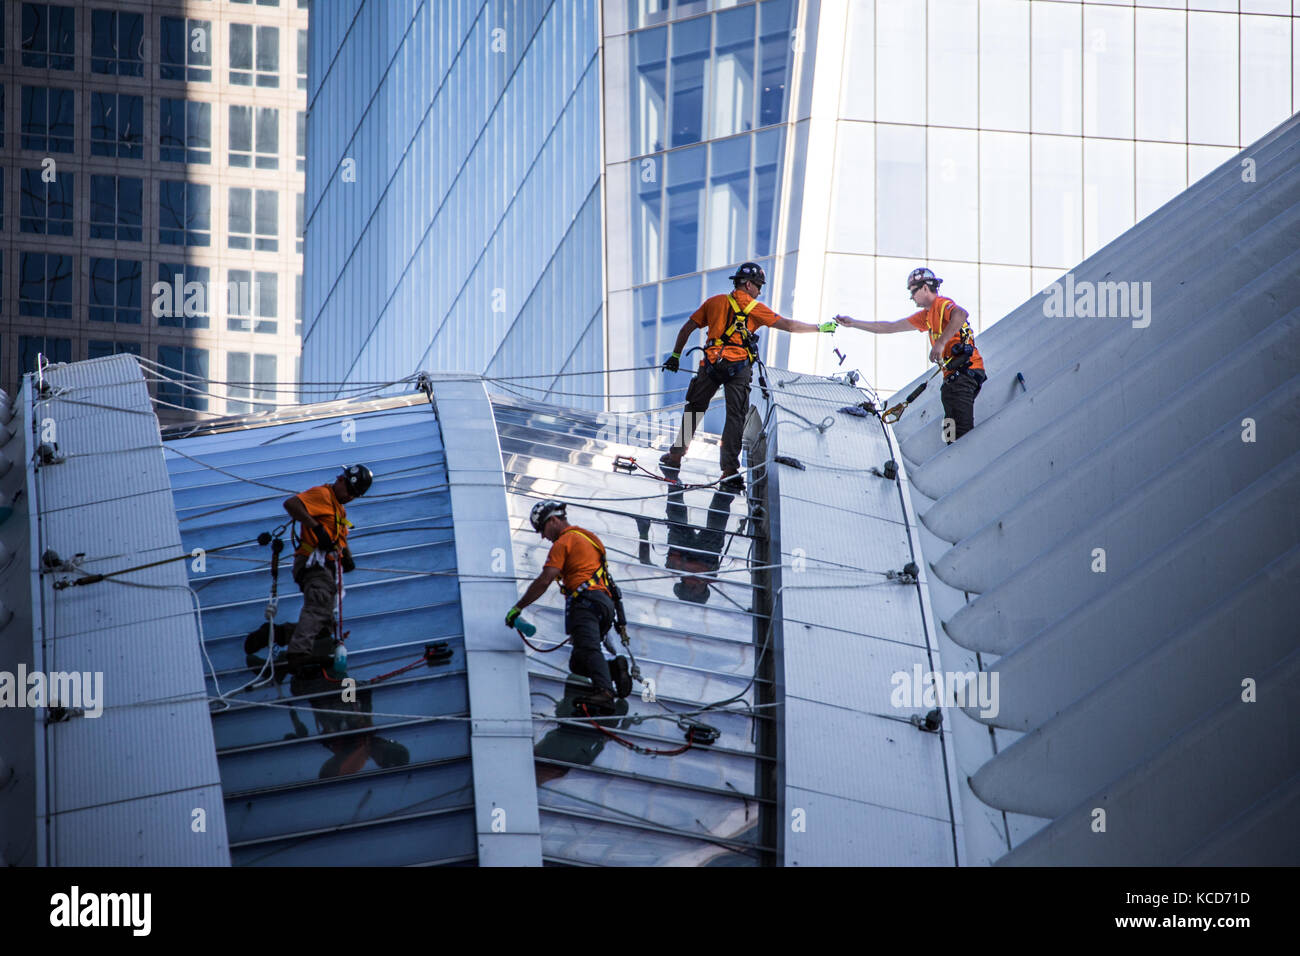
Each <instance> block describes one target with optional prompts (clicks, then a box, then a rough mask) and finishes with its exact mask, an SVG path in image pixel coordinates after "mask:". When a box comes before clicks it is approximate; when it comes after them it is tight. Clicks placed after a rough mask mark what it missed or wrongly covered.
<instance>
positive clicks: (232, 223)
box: [227, 186, 253, 249]
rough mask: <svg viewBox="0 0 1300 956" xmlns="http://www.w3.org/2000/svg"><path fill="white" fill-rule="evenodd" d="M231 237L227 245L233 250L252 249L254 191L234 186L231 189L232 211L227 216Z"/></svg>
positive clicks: (228, 238)
mask: <svg viewBox="0 0 1300 956" xmlns="http://www.w3.org/2000/svg"><path fill="white" fill-rule="evenodd" d="M227 222H228V226H229V228H228V231H229V236H228V237H227V244H228V245H229V246H230V248H231V249H251V248H252V239H251V238H250V237H251V235H252V232H253V191H252V190H251V189H245V188H242V187H236V186H232V187H231V189H230V209H229V213H228V216H227Z"/></svg>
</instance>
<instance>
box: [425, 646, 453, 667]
mask: <svg viewBox="0 0 1300 956" xmlns="http://www.w3.org/2000/svg"><path fill="white" fill-rule="evenodd" d="M451 656H452V650H451V647H449V646H448V644H447V642H446V641H438V642H437V643H435V644H425V645H424V662H425V663H426V664H428V665H429V666H430V667H437V666H438V665H439V664H446V663H447V662H448V661H450V660H451Z"/></svg>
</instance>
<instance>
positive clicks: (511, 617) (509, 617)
mask: <svg viewBox="0 0 1300 956" xmlns="http://www.w3.org/2000/svg"><path fill="white" fill-rule="evenodd" d="M522 613H523V611H521V610H519V608H517V607H512V608H511V609H510V610H508V611H506V627H514V626H515V619H516V618H518V617H519V615H520V614H522Z"/></svg>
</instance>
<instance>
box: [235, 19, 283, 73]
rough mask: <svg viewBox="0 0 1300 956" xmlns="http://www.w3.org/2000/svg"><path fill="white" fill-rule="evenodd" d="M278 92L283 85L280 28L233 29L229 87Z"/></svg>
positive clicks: (242, 25)
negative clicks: (255, 88)
mask: <svg viewBox="0 0 1300 956" xmlns="http://www.w3.org/2000/svg"><path fill="white" fill-rule="evenodd" d="M254 76H256V83H257V85H258V86H264V87H271V88H278V87H279V85H280V28H279V27H260V26H259V27H255V26H253V25H252V24H249V23H232V24H231V25H230V83H231V85H232V86H252V85H253V83H254Z"/></svg>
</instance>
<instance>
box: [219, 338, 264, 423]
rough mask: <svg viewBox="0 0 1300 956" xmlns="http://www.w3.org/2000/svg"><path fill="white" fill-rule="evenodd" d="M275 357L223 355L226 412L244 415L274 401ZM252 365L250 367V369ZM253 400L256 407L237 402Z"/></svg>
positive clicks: (247, 354)
mask: <svg viewBox="0 0 1300 956" xmlns="http://www.w3.org/2000/svg"><path fill="white" fill-rule="evenodd" d="M275 364H276V362H275V356H274V355H254V354H250V353H248V352H227V353H226V383H227V384H226V393H227V394H228V395H229V396H230V399H228V400H227V401H226V411H227V412H228V413H229V414H231V415H247V414H249V413H250V412H253V411H258V410H260V409H263V408H266V407H267V406H266V405H265V404H261V403H264V402H274V401H275V386H276V376H275ZM250 365H251V366H252V367H251V368H250V367H249V366H250ZM239 398H253V399H256V400H258V402H259V404H258V405H257V406H256V407H254V406H253V405H252V404H250V403H249V402H241V401H236V399H239Z"/></svg>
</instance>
